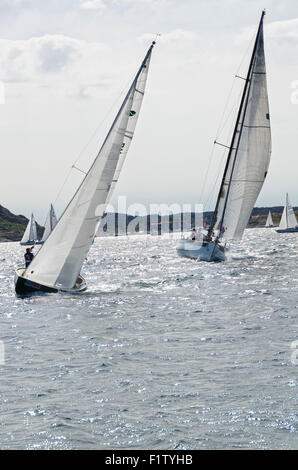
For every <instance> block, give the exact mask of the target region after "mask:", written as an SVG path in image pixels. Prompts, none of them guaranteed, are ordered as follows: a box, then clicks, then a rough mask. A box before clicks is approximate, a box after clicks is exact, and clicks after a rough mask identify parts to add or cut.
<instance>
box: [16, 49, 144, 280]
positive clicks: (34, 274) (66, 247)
mask: <svg viewBox="0 0 298 470" xmlns="http://www.w3.org/2000/svg"><path fill="white" fill-rule="evenodd" d="M152 48H153V44H152V45H151V47H150V48H149V50H148V52H147V54H146V56H145V59H144V61H143V63H142V65H141V67H140V69H139V70H138V73H137V75H136V77H135V79H134V81H133V83H132V85H131V87H130V89H129V91H128V93H127V95H126V97H125V99H124V101H123V103H122V106H121V108H120V110H119V112H118V114H117V116H116V118H115V120H114V122H113V125H112V127H111V129H110V131H109V133H108V135H107V137H106V139H105V141H104V143H103V145H102V147H101V149H100V151H99V153H98V155H97V157H96V159H95V160H94V162H93V165H92V166H91V168H90V170H89V171H88V173H87V174H86V176H85V178H84V180H83V182H82V184H81V185H80V187H79V188H78V190H77V192H76V193H75V195H74V197H73V199H72V200H71V202H70V203H69V205H68V206H67V208H66V209H65V211H64V213H63V214H62V216H61V218H60V219H59V221H58V223H57V225H56V227H55V229H54V230H53V231H52V232H51V233H50V235H49V237H48V238H47V240H46V242H45V243H44V245H43V246H42V248H41V250H40V251H39V253H38V254H37V255H36V257H35V258H34V259H33V261H32V262H31V264H30V267H29V269H27V270H26V272H25V274H24V277H25V278H28V279H30V280H32V281H34V282H38V283H39V284H43V285H46V286H52V287H55V288H58V289H59V288H65V289H71V288H72V287H73V286H74V285H75V282H76V280H77V277H78V275H79V273H80V270H81V267H82V264H83V262H84V260H85V258H86V255H87V253H88V250H89V248H90V246H91V244H92V241H93V238H94V235H95V231H96V228H97V226H98V224H99V222H100V219H101V217H102V215H103V213H104V210H105V206H106V204H107V202H108V201H109V199H110V197H111V195H112V191H113V189H114V186H115V184H116V181H117V179H118V177H119V174H120V170H121V167H122V165H123V162H124V159H125V157H126V154H127V151H128V148H129V145H130V143H131V140H132V138H133V133H134V130H135V127H136V123H137V119H138V117H139V111H140V107H141V104H142V101H143V96H144V91H145V86H146V80H147V75H148V69H149V63H150V58H151V52H152Z"/></svg>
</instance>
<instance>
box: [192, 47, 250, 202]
mask: <svg viewBox="0 0 298 470" xmlns="http://www.w3.org/2000/svg"><path fill="white" fill-rule="evenodd" d="M251 42H252V41H250V44H249V45H248V47H247V49H246V52H245V53H244V55H243V56H242V59H241V62H240V64H239V66H238V68H237V71H236V75H235V77H234V80H233V82H232V86H231V88H230V92H229V94H228V97H227V100H226V103H225V106H224V110H223V113H222V116H221V119H220V121H219V125H218V128H217V132H216V138H215V140H217V139H218V138H219V136H220V134H221V133H222V131H223V129H224V128H225V126H226V124H227V122H228V121H229V119H230V117H231V115H232V114H233V113H235V109H236V105H238V103H239V100H240V97H241V94H242V90H241V91H240V92H239V94H238V97H237V100H235V102H234V104H233V106H232V108H231V110H230V111H229V113H228V115H227V117H226V118H225V114H226V111H227V108H228V104H229V102H230V98H231V95H232V92H233V89H234V87H235V83H236V76H237V74H238V72H239V70H240V68H241V67H242V64H243V62H244V59H245V58H246V56H247V54H248V51H249V50H250V48H251ZM231 127H232V126H231ZM214 147H215V145H214V144H213V147H212V151H211V153H210V156H209V158H208V167H207V170H206V173H205V176H204V180H203V187H202V190H201V194H200V202H202V200H203V197H204V192H205V187H206V182H207V179H208V175H209V171H210V167H211V163H212V160H213V157H214ZM217 178H218V177H217ZM209 198H210V196H209V197H208V200H209Z"/></svg>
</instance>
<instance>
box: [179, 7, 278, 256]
mask: <svg viewBox="0 0 298 470" xmlns="http://www.w3.org/2000/svg"><path fill="white" fill-rule="evenodd" d="M264 15H265V11H263V12H262V16H261V19H260V23H259V27H258V31H257V36H256V40H255V44H254V48H253V52H252V56H251V60H250V64H249V68H248V73H247V76H246V79H245V84H244V88H243V92H242V97H241V102H240V106H239V110H238V115H237V119H236V123H235V127H234V131H233V136H232V140H231V144H230V146H229V152H228V156H227V160H226V165H225V169H224V173H223V177H222V181H221V186H220V189H219V193H218V197H217V202H216V206H215V210H214V214H213V219H212V222H211V224H210V226H209V229H208V233H207V235H205V236H204V238H203V242H202V239H201V237H198V238H199V240H196V239H195V238H196V237H192V238H194V239H192V238H190V239H182V240H181V241H180V243H179V245H178V246H177V252H178V254H180V255H182V256H186V257H190V258H195V259H198V260H202V261H224V260H225V259H226V257H225V246H226V242H227V241H228V240H232V239H234V240H240V239H241V238H242V235H243V232H244V230H245V228H246V226H247V223H248V220H249V217H250V215H251V212H252V209H253V207H254V204H255V202H256V200H257V197H258V195H259V193H260V191H261V188H262V186H263V183H264V181H265V178H266V175H267V171H268V167H269V161H270V155H271V130H270V119H269V105H268V95H267V84H266V65H265V55H264V38H263V19H264Z"/></svg>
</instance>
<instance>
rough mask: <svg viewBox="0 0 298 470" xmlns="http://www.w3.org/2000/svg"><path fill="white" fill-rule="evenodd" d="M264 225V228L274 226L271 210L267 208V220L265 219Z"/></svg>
mask: <svg viewBox="0 0 298 470" xmlns="http://www.w3.org/2000/svg"><path fill="white" fill-rule="evenodd" d="M265 227H266V228H271V227H274V224H273V220H272V215H271V211H270V210H269V212H268V215H267V220H266V224H265Z"/></svg>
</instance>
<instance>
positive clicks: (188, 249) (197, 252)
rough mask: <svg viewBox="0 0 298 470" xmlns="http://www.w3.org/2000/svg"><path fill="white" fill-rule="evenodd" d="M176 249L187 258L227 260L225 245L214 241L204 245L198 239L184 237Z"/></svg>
mask: <svg viewBox="0 0 298 470" xmlns="http://www.w3.org/2000/svg"><path fill="white" fill-rule="evenodd" d="M176 250H177V253H178V254H179V255H180V256H184V257H185V258H192V259H196V260H200V261H209V262H211V261H225V260H226V256H225V253H224V247H223V246H221V245H219V244H217V243H214V242H209V243H206V244H204V245H202V243H201V242H199V241H197V240H188V239H186V240H183V239H182V240H180V242H179V244H178V246H177V248H176Z"/></svg>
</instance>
